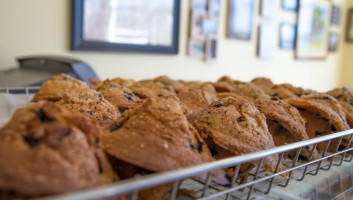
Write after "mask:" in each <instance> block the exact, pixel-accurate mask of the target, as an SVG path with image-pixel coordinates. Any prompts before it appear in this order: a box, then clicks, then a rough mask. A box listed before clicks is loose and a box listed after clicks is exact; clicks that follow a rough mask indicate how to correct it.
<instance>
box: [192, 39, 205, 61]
mask: <svg viewBox="0 0 353 200" xmlns="http://www.w3.org/2000/svg"><path fill="white" fill-rule="evenodd" d="M205 50H206V43H205V39H203V38H200V39H196V38H190V39H189V47H188V54H189V56H191V57H195V58H200V59H203V58H204V57H205V53H206V51H205Z"/></svg>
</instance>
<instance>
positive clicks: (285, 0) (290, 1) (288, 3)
mask: <svg viewBox="0 0 353 200" xmlns="http://www.w3.org/2000/svg"><path fill="white" fill-rule="evenodd" d="M298 2H299V0H282V8H283V9H284V10H292V11H297V10H298Z"/></svg>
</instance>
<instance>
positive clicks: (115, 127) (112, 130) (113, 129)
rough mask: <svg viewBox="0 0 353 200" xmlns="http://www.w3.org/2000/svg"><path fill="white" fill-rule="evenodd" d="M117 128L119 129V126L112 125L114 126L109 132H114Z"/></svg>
mask: <svg viewBox="0 0 353 200" xmlns="http://www.w3.org/2000/svg"><path fill="white" fill-rule="evenodd" d="M119 128H121V126H120V125H118V124H114V125H113V126H112V127H111V128H110V132H114V131H116V130H118V129H119Z"/></svg>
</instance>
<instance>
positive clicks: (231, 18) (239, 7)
mask: <svg viewBox="0 0 353 200" xmlns="http://www.w3.org/2000/svg"><path fill="white" fill-rule="evenodd" d="M228 7H229V10H228V23H227V24H228V27H227V37H228V38H235V39H240V40H251V36H252V32H253V31H252V30H253V20H254V9H255V1H254V0H229V6H228Z"/></svg>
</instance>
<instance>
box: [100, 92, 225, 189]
mask: <svg viewBox="0 0 353 200" xmlns="http://www.w3.org/2000/svg"><path fill="white" fill-rule="evenodd" d="M146 130H148V131H146ZM103 133H104V134H103V135H102V138H101V141H102V144H103V147H104V149H105V150H106V152H107V153H108V154H109V155H111V156H112V157H114V158H116V159H118V160H122V161H124V162H127V163H130V164H132V165H135V166H138V167H141V168H143V169H147V170H150V171H153V172H160V171H167V170H173V169H178V168H181V167H187V166H192V165H197V164H201V163H205V162H209V161H212V160H213V158H212V156H211V154H210V152H209V149H208V148H207V146H206V145H205V143H204V141H203V140H202V138H201V137H200V136H199V134H198V132H197V130H196V129H195V128H194V127H193V126H192V125H191V124H190V123H189V122H188V121H187V119H186V117H185V116H184V113H183V108H182V106H181V105H180V102H179V100H178V98H177V97H175V96H163V97H156V98H149V99H147V100H146V101H145V102H143V104H142V105H141V106H139V107H137V108H135V109H133V110H128V111H126V112H125V113H124V114H123V116H122V118H120V119H119V120H118V121H117V122H116V124H114V125H112V126H111V127H110V128H107V129H105V130H104V132H103ZM151 155H153V156H151ZM216 171H218V172H217V174H216V173H215V174H214V175H215V176H214V177H213V180H214V181H215V182H218V183H220V184H226V183H227V180H226V179H225V177H224V174H223V176H222V173H221V172H219V170H216ZM203 178H204V177H203Z"/></svg>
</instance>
